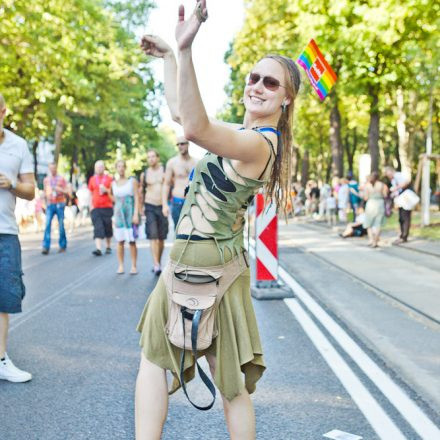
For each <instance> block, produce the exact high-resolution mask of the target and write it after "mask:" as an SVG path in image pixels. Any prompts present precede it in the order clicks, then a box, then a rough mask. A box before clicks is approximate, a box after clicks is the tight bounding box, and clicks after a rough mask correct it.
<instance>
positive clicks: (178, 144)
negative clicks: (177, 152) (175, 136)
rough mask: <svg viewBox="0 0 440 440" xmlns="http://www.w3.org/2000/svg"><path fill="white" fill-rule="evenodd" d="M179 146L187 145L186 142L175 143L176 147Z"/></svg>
mask: <svg viewBox="0 0 440 440" xmlns="http://www.w3.org/2000/svg"><path fill="white" fill-rule="evenodd" d="M180 145H188V142H177V144H176V146H177V147H179V146H180Z"/></svg>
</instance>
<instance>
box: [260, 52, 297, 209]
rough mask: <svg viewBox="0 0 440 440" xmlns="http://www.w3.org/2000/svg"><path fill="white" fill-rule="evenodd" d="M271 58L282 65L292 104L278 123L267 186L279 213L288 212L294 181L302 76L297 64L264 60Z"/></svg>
mask: <svg viewBox="0 0 440 440" xmlns="http://www.w3.org/2000/svg"><path fill="white" fill-rule="evenodd" d="M266 58H270V59H272V60H275V61H277V62H278V63H280V64H281V66H282V67H283V69H284V72H285V77H286V95H287V97H288V98H290V100H291V102H290V104H289V105H287V106H286V107H285V109H283V111H282V113H281V117H280V119H279V121H278V127H277V128H278V131H279V132H280V136H279V138H278V149H277V156H276V158H275V162H274V164H273V167H272V173H271V176H270V179H269V181H268V183H267V184H266V186H265V192H266V195H267V196H268V197H272V200H273V201H274V202H275V203H276V207H277V211H278V210H279V208H280V207H282V208H283V210H284V211H286V206H287V201H288V198H289V197H290V191H291V184H292V182H291V180H292V148H293V142H292V130H293V110H294V107H295V105H294V104H295V98H296V96H297V94H298V91H299V87H300V84H301V75H300V73H299V69H298V67H297V65H296V64H295V62H294V61H293V60H291V59H290V58H287V57H284V56H282V55H271V54H270V55H266V56H265V57H263V58H262V59H266Z"/></svg>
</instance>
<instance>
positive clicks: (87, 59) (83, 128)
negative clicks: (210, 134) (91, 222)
mask: <svg viewBox="0 0 440 440" xmlns="http://www.w3.org/2000/svg"><path fill="white" fill-rule="evenodd" d="M152 6H153V5H152V2H151V1H149V0H136V1H130V2H128V1H126V0H121V1H117V0H107V1H104V0H51V1H50V2H49V1H46V0H33V1H31V2H29V1H25V0H5V1H3V2H2V6H0V22H1V26H0V41H1V46H0V59H1V64H0V90H1V92H2V93H3V94H4V96H5V98H6V100H7V103H8V108H9V109H10V115H9V116H8V118H7V123H8V124H9V125H10V127H11V128H12V129H13V130H15V131H17V132H18V133H19V134H21V135H22V136H23V137H25V138H26V139H28V140H29V141H31V142H34V145H35V146H36V145H37V142H38V140H40V139H48V140H51V141H53V142H54V143H55V144H56V151H55V155H56V157H57V156H58V154H60V153H61V154H63V155H67V156H68V157H69V158H70V160H71V163H72V168H73V164H78V165H79V166H80V167H81V168H82V169H83V171H84V172H86V173H88V174H90V172H91V171H92V169H93V163H94V161H95V160H96V159H98V158H100V159H106V158H112V157H113V156H114V151H115V150H116V149H117V148H119V149H120V151H123V152H124V154H126V155H128V156H132V155H136V154H138V152H139V151H141V150H142V149H143V148H145V149H147V148H150V147H156V148H158V150H159V151H162V153H165V154H170V151H169V150H167V148H164V144H165V146H166V145H168V146H169V141H164V140H163V139H162V138H161V135H160V134H159V133H158V132H157V131H156V127H157V125H158V123H159V114H158V108H159V100H160V96H159V95H158V90H160V86H159V85H158V84H156V82H155V80H154V78H153V75H152V72H151V70H150V68H149V66H148V61H147V60H146V58H145V57H144V56H143V54H142V53H141V51H140V49H139V45H138V42H137V41H136V38H135V36H134V34H133V33H132V31H131V29H132V28H134V27H135V26H136V25H137V24H138V23H139V21H140V20H141V18H143V20H147V19H148V12H149V11H150V9H151V8H152ZM167 151H168V153H167ZM141 162H142V160H140V163H139V164H138V166H137V168H139V169H140V168H141V166H142V163H141Z"/></svg>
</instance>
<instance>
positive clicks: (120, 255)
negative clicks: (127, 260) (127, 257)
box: [117, 241, 124, 273]
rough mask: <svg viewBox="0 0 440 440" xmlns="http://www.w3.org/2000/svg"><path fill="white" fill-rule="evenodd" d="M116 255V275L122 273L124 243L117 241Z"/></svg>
mask: <svg viewBox="0 0 440 440" xmlns="http://www.w3.org/2000/svg"><path fill="white" fill-rule="evenodd" d="M117 254H118V273H123V272H124V242H123V241H118V247H117Z"/></svg>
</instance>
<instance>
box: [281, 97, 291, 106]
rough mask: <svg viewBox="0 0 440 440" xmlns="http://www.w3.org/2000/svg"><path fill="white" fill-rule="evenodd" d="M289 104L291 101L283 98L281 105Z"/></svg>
mask: <svg viewBox="0 0 440 440" xmlns="http://www.w3.org/2000/svg"><path fill="white" fill-rule="evenodd" d="M291 102H292V100H291V99H290V98H284V99H283V104H282V105H290V103H291Z"/></svg>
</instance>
